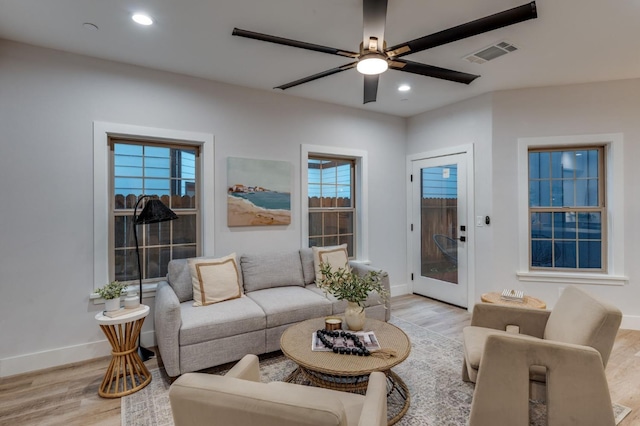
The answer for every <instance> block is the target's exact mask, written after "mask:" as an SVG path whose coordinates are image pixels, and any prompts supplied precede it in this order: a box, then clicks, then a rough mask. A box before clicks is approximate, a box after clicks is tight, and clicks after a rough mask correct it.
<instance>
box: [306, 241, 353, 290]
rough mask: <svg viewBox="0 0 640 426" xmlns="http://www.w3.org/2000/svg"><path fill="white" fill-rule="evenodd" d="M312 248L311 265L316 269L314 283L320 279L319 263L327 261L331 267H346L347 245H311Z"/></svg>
mask: <svg viewBox="0 0 640 426" xmlns="http://www.w3.org/2000/svg"><path fill="white" fill-rule="evenodd" d="M311 249H312V250H313V266H314V268H315V270H316V283H318V282H320V280H321V279H322V273H320V264H322V263H328V264H329V265H331V269H338V268H343V269H344V268H348V267H349V263H348V262H349V254H348V253H347V245H346V244H342V245H339V246H329V247H311Z"/></svg>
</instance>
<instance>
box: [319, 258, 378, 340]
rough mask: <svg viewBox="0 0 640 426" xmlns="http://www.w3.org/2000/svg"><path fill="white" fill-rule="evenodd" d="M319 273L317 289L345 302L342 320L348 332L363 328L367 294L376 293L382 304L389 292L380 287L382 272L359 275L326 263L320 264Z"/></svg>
mask: <svg viewBox="0 0 640 426" xmlns="http://www.w3.org/2000/svg"><path fill="white" fill-rule="evenodd" d="M320 272H321V273H322V279H321V280H320V282H319V283H318V287H320V288H321V289H322V290H323V291H324V292H325V293H326V294H331V295H333V296H334V297H335V298H336V299H338V300H346V301H347V308H346V309H345V311H344V319H345V321H346V322H347V326H348V327H349V330H353V331H359V330H362V328H363V327H364V320H365V315H364V308H366V305H365V301H366V300H367V297H368V296H369V293H371V292H372V291H375V292H377V293H378V295H380V300H381V301H382V302H383V303H384V302H386V301H387V300H388V298H389V292H388V291H387V290H386V289H385V288H384V286H383V285H382V278H384V277H385V276H386V273H384V272H382V271H369V272H367V273H366V274H364V275H359V274H357V273H355V272H352V271H351V269H350V268H348V267H347V268H338V269H333V268H331V265H329V264H328V263H322V264H321V265H320Z"/></svg>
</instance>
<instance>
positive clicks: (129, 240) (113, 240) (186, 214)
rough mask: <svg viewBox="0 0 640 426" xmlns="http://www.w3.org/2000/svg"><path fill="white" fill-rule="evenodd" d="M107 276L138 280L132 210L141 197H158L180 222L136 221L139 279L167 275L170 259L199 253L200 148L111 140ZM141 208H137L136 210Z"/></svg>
mask: <svg viewBox="0 0 640 426" xmlns="http://www.w3.org/2000/svg"><path fill="white" fill-rule="evenodd" d="M109 144H110V145H109V146H110V150H111V155H110V159H111V163H110V164H111V166H110V167H111V182H110V189H111V198H110V214H111V217H110V220H109V223H110V249H109V253H110V256H109V260H110V262H109V267H110V272H109V277H110V279H115V280H119V281H125V282H126V281H132V280H137V279H138V265H137V257H136V250H135V240H134V235H133V226H134V225H133V220H132V219H133V213H134V208H135V205H136V203H137V201H138V199H139V197H141V196H142V195H148V196H152V197H158V198H159V199H160V200H161V201H162V202H163V203H164V204H165V205H166V206H167V207H169V208H170V209H171V210H173V211H174V212H175V213H176V214H177V215H178V217H179V219H178V220H173V221H169V222H162V223H155V224H149V225H138V228H137V232H138V243H139V247H140V259H141V268H142V278H143V280H147V281H153V279H154V278H158V277H164V276H166V274H167V265H168V263H169V261H170V260H171V259H182V258H187V257H194V256H196V255H197V254H198V253H199V251H200V250H199V238H198V235H199V232H198V229H199V220H200V212H199V209H198V205H199V200H198V191H197V188H199V183H198V176H199V174H200V173H199V170H198V161H197V160H198V155H199V146H194V145H177V144H175V145H172V144H167V143H158V142H153V141H139V140H126V139H117V138H110V139H109ZM143 207H144V201H142V202H141V203H140V205H139V207H138V212H137V213H138V214H140V212H141V210H142V208H143Z"/></svg>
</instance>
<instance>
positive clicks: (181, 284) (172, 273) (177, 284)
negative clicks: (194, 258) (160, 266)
mask: <svg viewBox="0 0 640 426" xmlns="http://www.w3.org/2000/svg"><path fill="white" fill-rule="evenodd" d="M167 282H168V283H169V285H170V286H171V288H172V289H173V291H174V292H175V293H176V296H178V300H179V301H180V302H181V303H182V302H186V301H187V300H193V284H192V283H191V273H190V272H189V267H188V266H187V259H174V260H172V261H170V262H169V266H168V271H167Z"/></svg>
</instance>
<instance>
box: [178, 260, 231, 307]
mask: <svg viewBox="0 0 640 426" xmlns="http://www.w3.org/2000/svg"><path fill="white" fill-rule="evenodd" d="M192 259H207V257H205V256H202V257H194V258H192ZM236 263H237V266H238V269H239V271H238V272H239V280H240V286H241V287H242V271H241V270H240V263H238V262H236ZM167 282H168V283H169V285H170V286H171V288H172V289H173V291H174V292H175V293H176V296H178V300H179V301H180V303H182V302H186V301H187V300H193V282H192V281H191V272H190V271H189V265H187V259H173V260H172V261H170V262H169V266H168V270H167Z"/></svg>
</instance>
